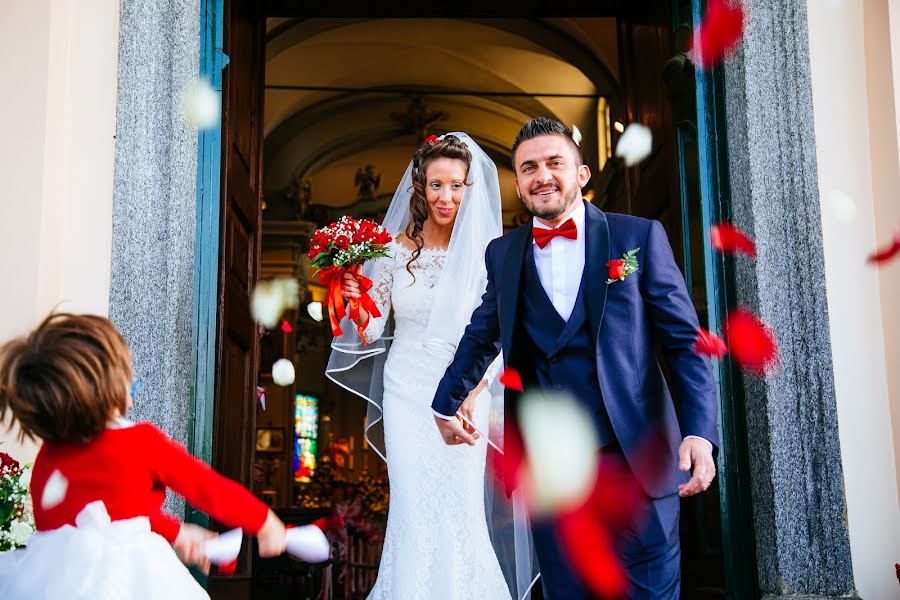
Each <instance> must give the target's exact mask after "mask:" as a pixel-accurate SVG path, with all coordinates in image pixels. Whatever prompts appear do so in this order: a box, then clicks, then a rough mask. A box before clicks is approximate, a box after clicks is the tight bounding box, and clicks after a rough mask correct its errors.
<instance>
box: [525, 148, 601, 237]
mask: <svg viewBox="0 0 900 600" xmlns="http://www.w3.org/2000/svg"><path fill="white" fill-rule="evenodd" d="M573 144H574V142H572V141H571V140H569V139H566V138H565V137H563V136H561V135H542V136H539V137H536V138H532V139H530V140H525V141H524V142H522V144H521V145H520V146H519V147H518V148H517V149H516V155H515V157H514V159H515V165H516V188H517V190H518V192H519V197H520V198H522V202H524V203H525V206H526V207H527V208H528V210H529V211H530V212H531V214H533V215H534V216H535V217H537V218H539V219H541V220H542V221H544V222H545V223H546V224H547V225H549V226H551V227H555V226H556V225H558V224H559V222H558V221H560V220H561V218H562V217H564V216H565V215H567V214H568V213H569V212H570V209H571V207H572V206H573V205H574V203H575V202H576V201H579V200H580V199H581V193H580V192H581V188H582V187H584V186H585V185H586V184H587V182H588V180H589V179H590V176H591V175H590V170H589V169H588V167H587V166H585V165H583V164H582V163H581V160H580V158H579V156H578V151H577V149H576V148H574V147H573Z"/></svg>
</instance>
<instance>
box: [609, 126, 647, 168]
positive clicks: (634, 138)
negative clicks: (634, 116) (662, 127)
mask: <svg viewBox="0 0 900 600" xmlns="http://www.w3.org/2000/svg"><path fill="white" fill-rule="evenodd" d="M652 150H653V133H651V131H650V128H649V127H647V126H646V125H641V124H640V123H632V124H631V125H629V126H628V127H626V128H625V133H623V134H622V137H620V138H619V143H618V144H616V156H618V157H619V158H623V159H625V164H626V165H627V166H629V167H633V166H634V165H636V164H638V163H639V162H641V161H642V160H644V159H645V158H647V157H648V156H650V152H651V151H652Z"/></svg>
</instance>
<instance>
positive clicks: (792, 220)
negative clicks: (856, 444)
mask: <svg viewBox="0 0 900 600" xmlns="http://www.w3.org/2000/svg"><path fill="white" fill-rule="evenodd" d="M744 4H745V6H746V7H747V14H748V22H747V28H746V31H745V34H744V41H743V43H742V45H741V48H740V51H739V52H738V54H737V55H736V56H735V57H733V59H732V60H731V61H729V63H728V64H727V65H726V67H725V88H726V90H725V98H726V119H727V143H728V154H729V163H730V164H729V168H730V176H731V200H732V205H733V211H734V221H735V223H736V224H737V225H738V226H739V227H741V228H742V229H744V230H745V231H747V232H748V233H749V234H750V235H751V236H752V237H753V238H754V239H755V240H756V243H757V248H758V257H757V259H756V260H755V261H748V260H744V259H738V260H736V265H737V267H736V269H737V295H738V298H739V300H740V301H741V302H742V303H744V304H747V305H748V306H750V307H751V308H752V309H754V310H756V311H757V312H758V313H759V314H760V315H761V317H762V318H763V319H764V320H765V321H766V322H767V323H768V324H769V325H770V326H771V327H772V328H773V329H774V331H775V333H776V334H777V337H778V340H779V344H780V352H781V362H780V368H779V370H778V372H777V373H776V374H774V375H772V376H771V377H769V378H767V379H765V380H763V379H758V378H754V377H750V376H745V381H744V383H745V389H746V394H747V398H746V409H747V429H748V435H749V446H750V450H751V452H750V462H751V472H752V494H753V511H754V525H755V531H756V545H757V562H758V569H759V583H760V588H761V591H762V593H763V597H764V598H771V599H781V598H799V597H803V598H810V599H812V598H855V597H856V592H855V590H854V582H853V569H852V565H851V561H850V542H849V538H848V533H847V522H846V518H845V499H844V492H843V472H842V467H841V451H840V445H839V441H838V429H837V427H838V422H837V413H836V407H835V392H834V377H833V373H832V356H831V343H830V336H829V321H828V306H827V302H826V296H825V266H824V259H823V251H822V227H821V218H820V214H819V190H818V186H817V167H816V140H815V136H814V130H813V105H812V89H811V82H810V66H809V52H808V35H807V17H806V3H805V2H796V1H795V0H744Z"/></svg>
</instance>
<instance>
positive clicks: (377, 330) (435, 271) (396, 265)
mask: <svg viewBox="0 0 900 600" xmlns="http://www.w3.org/2000/svg"><path fill="white" fill-rule="evenodd" d="M388 249H389V251H390V254H391V255H390V256H389V257H386V258H381V259H378V261H377V262H376V263H375V268H374V271H373V273H372V281H373V283H374V285H373V287H372V289H371V290H370V291H369V295H370V296H372V299H373V300H374V301H375V304H377V305H378V310H379V311H380V312H381V317H379V318H371V319H369V322H368V324H367V325H366V329H365V336H366V341H367V342H368V343H372V342H373V341H375V340H377V339H378V338H380V337H381V335H382V333H384V325H385V323H386V322H387V319H388V317H389V316H390V314H391V312H393V315H394V341H395V342H404V341H407V342H413V341H415V340H421V339H422V338H423V336H424V334H425V328H426V327H427V326H428V318H429V317H430V316H431V306H432V304H433V303H434V294H435V287H436V286H437V284H438V281H439V280H440V277H441V271H442V270H443V268H444V260H445V259H446V258H447V250H446V249H445V248H423V249H422V253H421V254H420V255H419V258H418V259H416V261H415V262H414V263H413V264H412V265H410V270H411V271H412V275H410V273H409V271H407V270H406V264H407V263H408V262H409V259H410V258H411V257H412V254H413V251H412V250H410V249H408V248H407V247H406V246H403V245H402V244H399V243H397V242H391V243H390V244H388ZM413 276H415V277H413Z"/></svg>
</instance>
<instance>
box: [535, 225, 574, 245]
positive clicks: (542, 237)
mask: <svg viewBox="0 0 900 600" xmlns="http://www.w3.org/2000/svg"><path fill="white" fill-rule="evenodd" d="M531 235H533V236H534V243H535V244H537V245H538V247H539V248H544V247H546V246H547V244H549V243H550V240H552V239H553V238H555V237H556V236H558V235H560V236H562V237H564V238H569V239H570V240H575V239H578V228H577V227H576V226H575V221H573V220H572V219H569V220H567V221H566V222H565V223H563V224H562V225H560V226H559V227H557V228H556V229H544V228H542V227H532V228H531Z"/></svg>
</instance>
